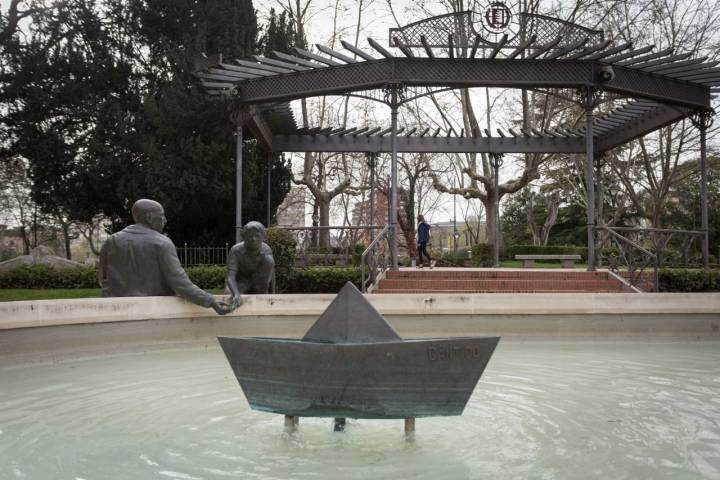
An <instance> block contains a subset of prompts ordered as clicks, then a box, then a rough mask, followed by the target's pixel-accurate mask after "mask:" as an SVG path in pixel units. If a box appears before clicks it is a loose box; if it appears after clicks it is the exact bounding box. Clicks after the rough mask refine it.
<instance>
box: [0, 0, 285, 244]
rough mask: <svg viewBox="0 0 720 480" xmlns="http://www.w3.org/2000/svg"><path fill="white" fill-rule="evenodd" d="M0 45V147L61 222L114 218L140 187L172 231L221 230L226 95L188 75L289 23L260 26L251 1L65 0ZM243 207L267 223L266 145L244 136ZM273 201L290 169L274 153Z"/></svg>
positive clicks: (183, 237) (228, 152)
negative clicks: (18, 161)
mask: <svg viewBox="0 0 720 480" xmlns="http://www.w3.org/2000/svg"><path fill="white" fill-rule="evenodd" d="M30 20H31V21H30V23H29V26H28V32H26V34H25V35H22V36H21V35H14V36H12V37H11V39H10V40H9V41H6V42H5V43H4V45H3V47H4V48H3V51H2V56H3V59H2V60H3V61H2V71H1V72H0V104H2V105H3V108H4V109H6V111H7V115H6V116H5V117H4V118H3V119H2V125H1V127H2V129H3V131H4V133H5V134H6V135H5V137H6V139H7V140H6V142H5V143H4V144H3V145H2V148H3V152H2V158H5V159H11V158H22V159H25V160H26V161H27V164H28V166H29V175H30V178H31V180H32V186H31V195H32V198H33V200H34V201H35V202H37V204H38V205H39V206H40V207H41V209H42V210H43V211H44V212H46V213H48V214H51V215H52V216H53V217H54V218H56V219H58V220H59V221H60V222H61V223H62V222H72V221H81V222H87V221H90V220H91V219H92V218H93V217H95V216H96V215H97V214H102V215H104V216H106V217H107V218H108V219H109V220H110V221H111V222H112V229H113V230H118V229H120V228H123V227H124V226H125V225H127V224H128V223H131V221H132V220H131V218H130V206H131V205H132V203H133V202H134V201H135V200H136V199H138V198H142V197H148V198H153V199H155V200H157V201H159V202H161V203H162V204H163V205H164V206H165V209H166V214H167V217H168V226H167V231H168V233H169V235H170V236H171V238H173V240H174V241H175V242H178V243H181V242H188V243H199V244H220V243H225V242H231V241H232V240H233V237H234V235H233V231H234V211H235V159H234V154H235V153H234V152H235V131H234V127H233V125H232V124H231V122H230V121H229V118H228V117H229V108H230V104H229V102H228V100H226V99H222V98H211V97H209V96H208V95H206V94H205V93H204V91H203V90H202V89H201V88H200V87H199V85H198V82H197V80H196V78H195V77H194V75H193V73H194V71H195V70H197V68H199V67H200V66H202V62H203V61H206V60H204V59H206V58H207V57H210V58H214V59H220V58H242V57H246V56H248V55H251V54H255V53H261V52H262V49H263V48H264V47H268V46H271V47H272V48H273V49H287V48H289V44H288V43H289V42H290V41H291V33H292V24H291V23H290V22H289V21H288V20H287V19H286V18H285V17H284V15H281V16H279V17H278V16H276V15H274V13H273V15H272V16H271V22H270V25H269V28H267V29H265V30H264V31H262V29H261V28H260V26H259V25H258V22H257V18H256V13H255V10H254V7H253V4H252V1H250V0H208V1H205V2H195V1H191V0H107V1H103V2H99V1H97V0H94V1H92V0H91V1H87V0H63V1H60V0H58V1H55V2H53V3H52V4H49V6H46V7H43V8H34V9H32V10H31V12H30ZM243 156H244V171H243V176H244V180H243V184H244V186H245V188H244V200H243V218H244V219H247V220H251V219H252V220H262V221H265V218H266V211H267V201H268V199H267V195H265V194H264V191H265V189H266V188H267V185H266V178H267V175H266V164H267V163H266V158H267V155H266V154H265V152H261V151H259V149H258V148H257V146H256V145H255V144H254V142H253V141H250V142H246V145H245V148H244V154H243ZM271 169H272V174H273V185H272V195H271V198H272V205H271V207H272V210H273V211H275V209H276V208H277V205H279V203H280V202H281V201H282V199H283V198H284V196H285V193H286V192H287V191H288V190H289V175H290V171H289V168H288V165H287V161H286V160H285V159H284V158H283V157H282V156H280V155H275V156H273V158H272V163H271Z"/></svg>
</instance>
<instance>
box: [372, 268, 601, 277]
mask: <svg viewBox="0 0 720 480" xmlns="http://www.w3.org/2000/svg"><path fill="white" fill-rule="evenodd" d="M386 278H388V279H428V280H430V279H432V280H443V279H447V280H459V279H478V280H479V279H538V280H549V279H551V280H555V279H558V280H591V279H592V280H597V279H602V280H605V279H608V278H612V277H609V275H608V272H605V271H600V272H586V271H567V270H565V271H563V270H558V271H557V272H555V271H547V270H544V271H533V270H525V271H523V270H507V271H503V270H497V271H495V270H430V269H417V270H391V271H388V272H387V275H386Z"/></svg>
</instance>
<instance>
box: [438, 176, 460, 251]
mask: <svg viewBox="0 0 720 480" xmlns="http://www.w3.org/2000/svg"><path fill="white" fill-rule="evenodd" d="M454 189H455V181H454V180H453V190H454ZM456 200H457V195H454V194H453V261H454V260H455V259H456V258H457V239H458V236H459V235H458V231H457V209H456V208H455V206H456V203H457V201H456ZM441 253H442V250H441Z"/></svg>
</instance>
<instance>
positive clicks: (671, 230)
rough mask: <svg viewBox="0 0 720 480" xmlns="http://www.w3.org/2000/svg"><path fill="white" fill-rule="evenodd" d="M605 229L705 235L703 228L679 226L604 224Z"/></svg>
mask: <svg viewBox="0 0 720 480" xmlns="http://www.w3.org/2000/svg"><path fill="white" fill-rule="evenodd" d="M599 228H605V229H612V230H616V231H621V232H648V233H684V234H688V235H698V236H700V235H705V231H704V230H683V229H680V228H638V227H609V226H607V225H605V226H604V227H599Z"/></svg>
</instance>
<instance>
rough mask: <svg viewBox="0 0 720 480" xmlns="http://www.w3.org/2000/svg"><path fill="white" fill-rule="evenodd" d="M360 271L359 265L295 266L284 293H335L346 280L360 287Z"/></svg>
mask: <svg viewBox="0 0 720 480" xmlns="http://www.w3.org/2000/svg"><path fill="white" fill-rule="evenodd" d="M361 277H362V272H361V270H360V268H359V267H307V268H296V269H295V271H294V272H293V277H292V280H291V282H290V283H289V284H288V285H285V286H284V287H285V289H284V291H285V292H286V293H337V292H339V291H340V289H341V288H342V287H343V285H345V283H346V282H352V283H354V284H355V286H356V287H358V288H360V282H361Z"/></svg>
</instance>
